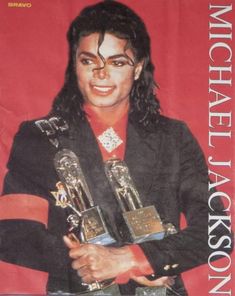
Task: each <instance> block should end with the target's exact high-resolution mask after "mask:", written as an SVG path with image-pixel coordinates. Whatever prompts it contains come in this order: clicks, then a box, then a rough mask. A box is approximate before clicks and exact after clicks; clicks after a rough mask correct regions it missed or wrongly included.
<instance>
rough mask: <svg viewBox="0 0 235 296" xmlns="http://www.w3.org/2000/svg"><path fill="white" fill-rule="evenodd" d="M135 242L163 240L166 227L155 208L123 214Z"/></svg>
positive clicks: (150, 207) (145, 208) (144, 208)
mask: <svg viewBox="0 0 235 296" xmlns="http://www.w3.org/2000/svg"><path fill="white" fill-rule="evenodd" d="M123 217H124V219H125V221H126V224H127V226H128V229H129V231H130V233H131V236H132V239H133V242H136V243H137V242H141V241H148V240H153V239H162V238H163V237H164V235H165V230H164V227H163V225H162V223H161V220H160V218H159V216H158V214H157V211H156V209H155V207H154V206H149V207H143V208H140V209H137V210H134V211H129V212H125V213H123Z"/></svg>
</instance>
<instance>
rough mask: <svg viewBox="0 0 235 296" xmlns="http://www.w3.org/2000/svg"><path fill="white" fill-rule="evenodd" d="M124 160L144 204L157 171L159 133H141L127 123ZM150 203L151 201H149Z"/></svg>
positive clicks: (146, 203)
mask: <svg viewBox="0 0 235 296" xmlns="http://www.w3.org/2000/svg"><path fill="white" fill-rule="evenodd" d="M127 135H128V136H127V146H126V154H125V162H126V164H127V166H128V168H129V171H130V175H131V177H132V179H133V181H134V184H135V185H136V187H137V190H138V192H139V194H140V198H141V200H142V202H143V204H144V205H148V204H149V202H148V196H149V192H150V191H151V189H152V186H153V179H154V178H155V176H156V175H157V172H158V160H159V146H160V143H161V139H160V134H159V133H143V131H142V130H139V129H137V128H136V127H135V126H133V125H132V124H131V123H129V125H128V133H127ZM150 203H151V202H150Z"/></svg>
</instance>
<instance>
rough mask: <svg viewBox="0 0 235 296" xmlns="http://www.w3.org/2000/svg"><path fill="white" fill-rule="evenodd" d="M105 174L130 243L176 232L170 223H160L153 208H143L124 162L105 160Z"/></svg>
mask: <svg viewBox="0 0 235 296" xmlns="http://www.w3.org/2000/svg"><path fill="white" fill-rule="evenodd" d="M105 173H106V176H107V178H108V180H109V183H110V185H111V187H112V189H113V191H114V193H115V196H116V198H117V200H118V203H119V205H120V208H121V210H122V214H123V218H124V220H125V222H126V225H127V227H128V229H129V232H130V234H131V238H132V242H134V243H140V242H143V241H150V240H160V239H162V238H164V237H165V236H166V235H168V234H172V233H175V232H176V231H175V228H174V226H173V225H172V224H171V223H169V224H163V223H162V221H161V219H160V216H159V214H158V212H157V211H156V209H155V207H154V206H147V207H143V204H142V201H141V199H140V196H139V193H138V191H137V189H136V187H135V185H134V183H133V180H132V178H131V176H130V173H129V169H128V167H127V165H126V164H125V162H124V161H122V160H120V159H110V160H107V161H106V162H105Z"/></svg>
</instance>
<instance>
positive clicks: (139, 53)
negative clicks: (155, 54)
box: [52, 1, 160, 127]
mask: <svg viewBox="0 0 235 296" xmlns="http://www.w3.org/2000/svg"><path fill="white" fill-rule="evenodd" d="M92 33H99V41H98V48H99V46H100V45H101V44H102V42H103V39H104V34H105V33H110V34H113V35H114V36H116V37H118V38H122V39H126V40H127V43H126V46H125V50H127V49H128V48H130V49H132V51H133V53H134V55H135V62H139V61H142V60H143V61H144V65H143V69H142V72H141V74H140V77H139V79H137V80H135V81H134V83H133V87H132V90H131V93H130V114H129V116H130V120H131V121H132V122H135V123H138V124H140V125H141V126H144V127H148V126H152V125H155V124H156V123H157V121H158V117H159V110H160V105H159V101H158V100H157V98H156V95H155V89H156V83H155V81H154V77H153V72H154V66H153V63H152V61H151V56H150V38H149V35H148V32H147V30H146V27H145V25H144V23H143V21H142V20H141V18H140V17H139V16H138V15H137V14H136V13H135V12H134V11H132V10H131V9H130V8H128V7H127V6H125V5H123V4H121V3H118V2H116V1H104V2H100V3H98V4H95V5H92V6H88V7H86V8H84V9H83V10H82V11H81V13H80V14H79V15H78V16H77V17H76V18H75V20H74V21H73V22H72V23H71V25H70V28H69V30H68V33H67V39H68V42H69V62H68V66H67V69H66V74H65V82H64V85H63V87H62V89H61V91H60V92H59V94H58V95H57V97H56V98H55V100H54V103H53V106H52V111H53V112H56V113H59V114H61V115H63V116H64V117H65V118H66V119H67V120H68V121H76V120H77V119H78V117H80V118H84V117H85V112H84V110H83V103H84V99H83V96H82V94H81V92H80V90H79V88H78V83H77V75H76V52H77V48H78V45H79V40H80V38H81V37H84V36H88V35H90V34H92ZM98 51H99V50H98ZM98 54H99V52H98ZM101 58H102V56H101ZM78 75H79V74H78Z"/></svg>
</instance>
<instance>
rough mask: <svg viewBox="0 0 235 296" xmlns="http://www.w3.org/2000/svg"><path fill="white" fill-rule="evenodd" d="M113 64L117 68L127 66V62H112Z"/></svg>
mask: <svg viewBox="0 0 235 296" xmlns="http://www.w3.org/2000/svg"><path fill="white" fill-rule="evenodd" d="M111 64H112V65H113V66H115V67H122V66H125V65H126V64H127V62H126V61H115V60H114V61H112V62H111Z"/></svg>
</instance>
